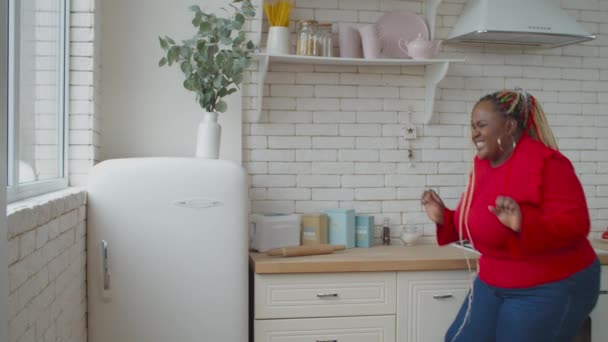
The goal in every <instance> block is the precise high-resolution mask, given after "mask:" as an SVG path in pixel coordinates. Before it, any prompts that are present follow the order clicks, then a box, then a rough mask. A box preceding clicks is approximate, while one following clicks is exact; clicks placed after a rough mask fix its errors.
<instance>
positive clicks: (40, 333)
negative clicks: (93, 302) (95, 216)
mask: <svg viewBox="0 0 608 342" xmlns="http://www.w3.org/2000/svg"><path fill="white" fill-rule="evenodd" d="M7 214H8V227H7V228H8V249H9V250H8V256H9V260H8V264H9V269H8V272H9V288H10V294H9V336H10V337H9V341H8V342H15V341H19V342H21V341H23V342H26V341H45V342H47V341H70V342H85V341H86V340H87V337H86V332H87V329H86V282H85V280H86V270H85V267H86V251H85V249H86V227H85V226H86V223H85V222H86V217H85V216H86V193H85V192H84V191H83V190H79V189H76V188H72V189H70V190H65V191H62V192H59V193H53V194H50V195H44V196H40V197H37V198H36V199H35V200H26V201H23V202H15V203H12V204H10V205H9V206H8V208H7Z"/></svg>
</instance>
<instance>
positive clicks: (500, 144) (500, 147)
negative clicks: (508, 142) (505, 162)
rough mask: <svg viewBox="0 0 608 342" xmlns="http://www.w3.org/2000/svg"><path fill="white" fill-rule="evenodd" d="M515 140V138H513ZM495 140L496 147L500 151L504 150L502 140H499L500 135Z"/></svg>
mask: <svg viewBox="0 0 608 342" xmlns="http://www.w3.org/2000/svg"><path fill="white" fill-rule="evenodd" d="M513 141H515V140H513ZM496 142H497V143H498V149H499V150H500V152H504V151H505V149H504V148H502V140H500V137H499V138H498V139H496Z"/></svg>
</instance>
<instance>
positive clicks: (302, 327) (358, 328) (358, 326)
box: [254, 315, 395, 342]
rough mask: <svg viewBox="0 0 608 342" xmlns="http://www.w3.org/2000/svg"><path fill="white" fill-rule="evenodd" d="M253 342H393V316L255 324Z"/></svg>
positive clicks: (258, 321)
mask: <svg viewBox="0 0 608 342" xmlns="http://www.w3.org/2000/svg"><path fill="white" fill-rule="evenodd" d="M254 333H255V337H254V342H395V315H389V316H361V317H331V318H306V319H266V320H255V326H254Z"/></svg>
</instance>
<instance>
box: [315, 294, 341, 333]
mask: <svg viewBox="0 0 608 342" xmlns="http://www.w3.org/2000/svg"><path fill="white" fill-rule="evenodd" d="M317 297H319V298H336V297H338V294H337V293H317ZM328 341H329V342H331V341H335V340H328ZM321 342H323V341H321Z"/></svg>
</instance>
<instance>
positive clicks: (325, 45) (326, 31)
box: [318, 23, 334, 57]
mask: <svg viewBox="0 0 608 342" xmlns="http://www.w3.org/2000/svg"><path fill="white" fill-rule="evenodd" d="M332 30H333V24H332V23H319V29H318V37H319V47H320V49H319V50H320V51H319V56H323V57H333V56H334V52H333V50H334V40H333V34H332Z"/></svg>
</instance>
